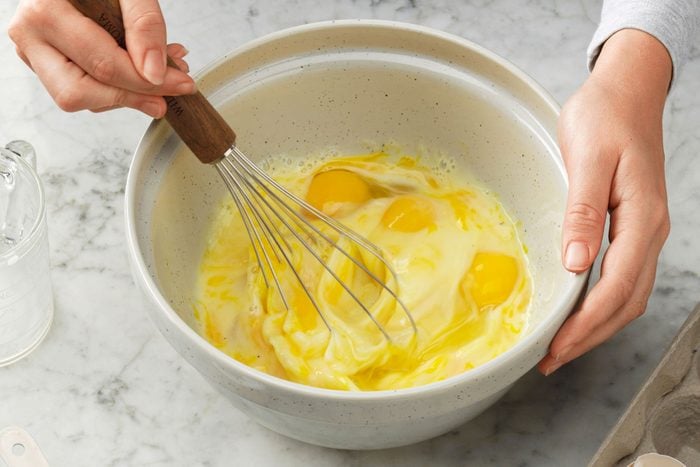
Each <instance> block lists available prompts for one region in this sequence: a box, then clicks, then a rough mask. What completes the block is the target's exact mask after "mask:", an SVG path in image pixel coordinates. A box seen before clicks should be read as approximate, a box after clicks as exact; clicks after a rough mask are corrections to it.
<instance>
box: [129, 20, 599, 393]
mask: <svg viewBox="0 0 700 467" xmlns="http://www.w3.org/2000/svg"><path fill="white" fill-rule="evenodd" d="M338 27H342V28H353V27H358V28H368V27H372V28H385V29H403V30H408V31H411V32H416V33H420V34H423V35H425V36H429V37H433V38H436V39H439V40H442V41H448V42H452V43H453V44H455V45H458V46H461V47H464V48H466V49H471V51H473V52H476V53H477V54H480V55H482V56H484V57H486V58H488V59H489V60H491V61H493V62H495V63H497V64H498V65H500V66H501V67H503V69H505V70H506V71H508V72H509V73H511V74H512V75H514V77H515V78H517V79H519V80H521V81H522V82H523V83H525V84H526V85H528V86H529V87H530V88H531V89H532V90H533V91H534V92H535V93H536V94H537V95H538V97H540V98H541V99H542V101H543V102H544V103H546V104H548V105H549V107H550V108H551V110H552V111H554V112H555V114H556V115H557V116H558V115H559V110H560V107H559V105H558V104H557V102H556V101H555V100H554V99H553V98H552V97H551V95H550V94H549V93H548V92H547V91H546V90H545V89H544V88H542V87H541V86H540V85H539V84H538V83H537V82H536V81H535V80H533V79H532V78H531V77H530V76H529V75H527V74H526V73H524V72H523V71H522V70H520V69H519V68H518V67H516V66H515V65H514V64H512V63H511V62H509V61H508V60H506V59H504V58H502V57H500V56H498V55H496V54H495V53H493V52H491V51H489V50H487V49H486V48H484V47H482V46H479V45H477V44H475V43H473V42H471V41H469V40H467V39H464V38H462V37H459V36H456V35H453V34H449V33H445V32H442V31H439V30H435V29H432V28H429V27H425V26H419V25H415V24H411V23H403V22H398V21H385V20H364V19H356V20H333V21H322V22H316V23H309V24H305V25H301V26H295V27H291V28H287V29H283V30H280V31H277V32H273V33H271V34H267V35H265V36H262V37H260V38H257V39H254V40H252V41H249V42H247V43H245V44H243V45H241V46H239V47H237V48H235V49H234V50H232V51H231V52H230V53H228V54H226V55H224V56H222V57H221V58H219V59H217V60H215V61H213V62H210V63H209V64H208V65H207V66H205V67H204V68H203V69H201V70H200V71H199V72H197V73H196V74H195V78H196V79H202V78H204V77H205V76H206V75H207V74H208V73H209V72H210V71H211V70H213V69H215V68H217V67H219V66H221V65H222V64H224V63H225V62H226V61H227V60H229V59H230V57H231V56H235V55H240V54H242V53H245V52H249V51H251V50H252V49H255V48H256V47H259V46H261V45H263V44H265V43H267V42H272V41H275V40H279V39H282V38H285V37H289V36H294V35H298V34H304V33H307V32H310V31H319V30H321V31H322V30H324V29H329V28H338ZM162 124H165V123H162V122H158V121H153V122H152V123H151V125H150V126H149V128H148V129H147V131H146V132H145V133H144V135H143V136H142V138H141V140H140V141H139V144H138V146H137V149H136V152H135V155H134V158H133V159H132V162H131V166H130V168H129V174H128V176H127V183H126V190H125V201H124V205H125V209H124V214H125V220H126V225H127V229H126V234H127V245H128V250H129V254H130V256H131V259H132V261H133V264H135V266H136V268H137V270H138V279H139V281H140V282H141V285H142V286H145V288H146V290H147V291H148V293H149V295H150V298H151V299H152V300H154V301H155V302H156V304H157V305H158V308H159V309H160V311H161V312H162V313H163V314H164V315H165V317H166V318H167V319H168V321H169V322H170V323H171V324H172V325H173V326H175V327H177V328H178V329H179V330H180V331H182V332H183V334H184V335H185V336H187V338H188V339H189V341H190V342H191V343H192V344H194V345H196V346H198V347H199V348H200V349H202V350H204V351H205V352H206V353H207V355H208V356H210V357H211V358H212V359H213V360H214V361H215V362H216V363H218V364H220V365H221V366H222V367H223V368H224V369H229V370H232V371H235V372H240V373H242V374H243V375H244V376H246V377H248V378H251V379H252V380H255V381H256V382H258V383H261V384H263V385H264V386H272V387H274V388H276V389H278V390H282V391H287V392H289V393H290V394H296V395H303V396H307V397H318V398H327V399H332V400H348V401H349V400H357V401H380V400H387V399H391V400H396V399H401V398H410V397H415V396H421V395H425V394H426V393H432V392H441V391H444V390H448V389H450V388H453V387H455V386H458V385H462V384H464V383H466V382H469V381H471V380H478V379H483V378H485V377H488V376H490V375H492V374H494V373H496V372H497V371H498V370H499V369H500V368H501V367H503V366H505V365H506V364H507V362H508V361H509V360H510V359H512V358H514V357H516V356H517V355H519V354H521V353H525V352H526V351H527V350H528V348H531V347H532V346H534V345H536V344H537V341H538V340H540V339H542V338H543V337H544V336H543V334H544V332H545V331H546V328H547V327H548V326H550V325H551V322H552V321H553V320H557V319H561V318H562V315H563V314H568V313H569V311H570V310H571V309H572V308H573V306H574V304H575V303H576V301H577V300H578V298H579V296H580V294H581V292H582V290H583V288H584V286H585V283H586V280H587V277H588V274H587V273H586V274H577V275H574V274H573V273H572V274H571V276H572V277H571V280H570V281H569V284H568V287H567V288H566V293H564V294H562V296H561V297H560V299H559V300H558V301H557V302H556V303H555V304H554V306H553V307H552V308H553V310H554V311H553V312H552V314H551V315H550V317H549V319H545V320H543V321H542V322H540V323H539V324H538V326H537V327H535V328H534V329H533V330H532V331H531V332H530V333H529V334H528V335H527V336H525V337H524V338H523V339H521V340H519V341H518V342H517V343H516V344H515V345H514V346H513V347H511V348H510V349H508V350H506V351H505V352H503V353H502V354H500V355H498V356H497V357H495V358H493V359H492V360H490V361H488V362H486V363H484V364H483V365H480V366H478V367H476V368H474V369H471V370H469V371H465V372H464V373H461V374H458V375H455V376H452V377H450V378H447V379H444V380H442V381H437V382H434V383H429V384H425V385H422V386H416V387H411V388H404V389H388V390H380V391H357V392H355V391H347V390H338V389H325V388H318V387H314V386H308V385H304V384H301V383H296V382H292V381H288V380H284V379H281V378H278V377H275V376H272V375H268V374H267V373H263V372H262V371H259V370H256V369H254V368H251V367H249V366H247V365H245V364H244V363H241V362H239V361H237V360H235V359H234V358H232V357H230V356H229V355H227V354H225V353H224V352H222V351H220V350H218V349H217V348H215V347H214V346H212V345H211V344H210V343H209V342H207V341H206V339H204V338H203V337H202V336H201V335H199V334H198V333H197V332H196V331H195V330H194V329H192V328H191V327H190V326H188V325H187V323H185V322H184V320H183V319H182V318H181V317H180V316H179V315H178V314H177V313H176V312H175V310H174V309H173V308H172V307H171V306H170V304H169V303H168V301H167V300H166V298H165V297H164V296H163V295H162V294H161V292H160V290H159V289H158V287H157V285H156V284H155V282H154V280H153V278H152V277H151V275H150V274H149V272H148V268H147V267H146V264H145V262H144V258H143V256H142V254H141V252H140V251H139V248H138V245H139V244H138V236H137V233H136V219H135V212H136V210H135V208H132V204H133V203H134V202H135V201H136V200H135V196H134V192H135V190H136V188H137V186H136V183H137V175H136V174H138V173H141V172H142V171H143V170H147V169H148V168H147V167H144V164H143V161H144V158H143V157H139V156H138V154H139V148H140V147H142V146H143V145H144V142H145V141H146V140H147V139H148V138H149V137H150V135H151V134H152V133H156V127H157V126H158V125H162ZM555 162H556V163H557V165H558V166H559V169H560V172H561V174H562V177H563V181H564V183H565V186H568V180H567V177H566V172H565V169H564V166H563V163H562V161H561V159H560V158H559V159H557V160H556V161H555ZM543 356H544V354H543V355H541V356H540V358H541V357H543ZM529 370H530V369H528V370H526V371H529Z"/></svg>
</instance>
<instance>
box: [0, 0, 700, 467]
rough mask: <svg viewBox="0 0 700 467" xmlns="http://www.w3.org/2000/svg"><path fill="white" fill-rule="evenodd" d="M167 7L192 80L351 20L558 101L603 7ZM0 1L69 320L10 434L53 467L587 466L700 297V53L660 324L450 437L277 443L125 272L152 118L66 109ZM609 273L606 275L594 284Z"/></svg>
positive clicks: (632, 333) (312, 0) (8, 104)
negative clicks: (204, 369) (489, 55)
mask: <svg viewBox="0 0 700 467" xmlns="http://www.w3.org/2000/svg"><path fill="white" fill-rule="evenodd" d="M515 3H516V2H511V1H507V0H490V1H486V0H471V1H464V2H454V1H450V0H432V1H430V2H427V1H421V0H418V1H408V0H371V1H370V0H356V1H347V0H346V1H343V0H333V1H331V0H285V1H272V0H235V1H224V0H203V1H198V2H178V1H175V0H164V1H163V2H162V6H163V10H164V13H165V15H166V19H167V22H168V25H169V38H170V40H171V41H178V42H182V43H184V44H186V45H187V47H188V48H189V50H190V57H189V63H190V65H191V68H192V70H194V71H196V70H198V69H199V68H201V67H202V66H204V65H205V64H206V63H208V62H209V61H211V60H213V59H215V58H217V57H219V56H221V55H223V54H224V53H226V52H228V51H230V50H231V49H233V48H234V47H236V46H238V45H240V44H243V43H244V42H246V41H248V40H250V39H253V38H255V37H259V36H261V35H263V34H266V33H269V32H272V31H276V30H279V29H281V28H285V27H289V26H294V25H298V24H303V23H307V22H313V21H319V20H326V19H334V18H336V19H338V18H380V19H391V20H399V21H407V22H412V23H418V24H421V25H425V26H430V27H434V28H438V29H441V30H444V31H447V32H450V33H454V34H457V35H460V36H463V37H466V38H468V39H470V40H473V41H475V42H477V43H479V44H481V45H483V46H485V47H487V48H489V49H491V50H493V51H495V52H496V53H498V54H500V55H502V56H504V57H506V58H507V59H509V60H511V61H512V62H514V63H515V64H516V65H518V66H519V67H521V68H522V69H523V70H524V71H525V72H527V73H529V74H530V75H531V76H533V77H534V78H535V79H536V80H537V81H539V82H540V83H541V84H542V85H543V86H544V87H545V88H547V89H548V90H549V91H550V92H551V93H552V94H553V95H554V97H555V98H556V99H557V100H558V101H559V102H564V101H565V99H566V98H567V97H568V96H569V95H570V94H571V93H572V92H573V91H574V90H575V89H576V87H577V86H578V85H579V84H580V83H581V82H582V81H583V80H584V79H585V77H586V74H587V71H586V69H585V48H586V46H587V43H588V41H589V39H590V37H591V35H592V33H593V31H594V29H595V25H596V22H597V19H598V16H599V11H600V1H596V0H583V1H561V0H532V1H529V2H522V3H521V2H518V3H519V5H518V6H515ZM16 5H17V0H10V1H4V2H2V3H1V4H0V29H2V31H3V34H2V37H0V63H3V66H2V67H1V68H0V142H1V143H3V144H4V143H5V142H7V141H9V140H11V139H25V140H27V141H29V142H31V143H32V144H33V145H34V146H35V148H36V150H37V153H38V158H39V172H40V174H41V177H42V179H43V181H44V184H45V187H46V191H47V194H48V203H49V204H48V217H49V230H50V243H51V260H52V279H53V286H54V295H55V306H56V316H55V321H54V324H53V327H52V329H51V331H50V333H49V335H48V337H47V339H46V340H45V341H44V342H43V344H42V345H41V346H40V347H39V348H38V349H37V350H36V351H35V352H34V353H32V354H31V355H30V356H29V357H27V358H25V359H24V360H22V361H20V362H18V363H16V364H14V365H11V366H9V367H6V368H0V429H1V428H2V427H5V426H8V425H18V426H21V427H24V428H25V429H27V430H28V431H29V432H30V433H31V434H32V435H33V436H34V437H35V439H36V440H37V442H38V443H39V445H40V446H41V447H42V449H43V451H44V453H45V455H46V456H47V458H48V460H49V462H50V463H51V465H53V466H137V465H159V466H160V465H162V466H171V465H172V466H220V465H222V466H223V465H256V466H263V465H288V466H308V465H342V466H354V465H358V466H359V465H363V466H364V465H397V466H398V465H401V466H404V465H415V466H421V465H440V466H458V465H459V466H462V465H497V466H505V465H514V466H515V465H519V466H548V465H551V466H561V465H567V466H568V465H585V464H586V463H587V461H588V460H589V459H590V458H591V457H592V455H593V454H594V453H595V451H596V449H597V448H598V446H599V445H600V443H601V441H602V440H603V438H604V437H605V435H606V433H607V432H608V431H609V430H610V428H611V427H612V426H613V424H614V423H615V421H616V420H617V418H618V417H619V416H620V415H621V413H622V412H623V410H624V408H625V407H626V405H627V403H628V402H629V401H630V400H631V398H632V397H633V396H634V394H635V392H636V391H637V389H638V387H639V386H640V385H641V383H642V382H643V381H644V380H645V379H646V377H647V376H648V374H649V373H650V371H651V370H652V369H653V367H654V366H655V365H656V363H657V362H658V360H659V359H660V357H661V354H662V353H663V351H664V349H665V347H666V346H667V345H668V344H669V343H670V341H671V340H672V338H673V336H674V334H675V333H676V331H677V330H678V328H679V327H680V326H681V324H682V323H683V321H684V320H685V318H686V316H687V315H688V313H689V312H690V310H691V309H692V308H693V306H694V305H695V303H696V302H697V301H698V299H699V298H700V287H699V285H700V283H699V280H698V274H699V273H700V239H699V238H698V234H697V232H698V231H699V229H700V215H698V214H697V212H698V210H697V206H700V158H699V157H698V153H700V129H699V128H698V122H700V92H698V90H700V54H699V53H698V51H697V50H696V51H695V54H694V55H693V57H692V58H691V61H690V62H689V63H688V65H687V66H686V68H685V70H684V73H683V74H682V75H681V76H680V77H679V79H678V81H677V82H676V86H675V89H674V90H673V92H672V94H671V97H670V101H669V103H668V105H667V112H666V119H665V126H666V133H665V135H666V139H665V147H666V154H667V163H666V170H667V177H668V181H669V200H670V207H671V219H672V223H673V228H672V233H671V236H670V238H669V240H668V242H667V244H666V246H665V248H664V250H663V253H662V256H661V260H660V263H659V268H658V274H657V281H656V286H655V289H654V292H653V295H652V296H651V300H650V302H649V307H648V310H647V313H646V314H645V315H644V316H643V317H641V318H640V319H638V320H637V321H635V322H634V323H633V324H631V325H630V326H628V327H627V328H626V329H625V330H624V331H623V332H622V333H620V334H619V335H617V336H616V337H615V338H614V339H612V340H611V341H609V342H607V343H606V344H604V345H602V346H601V347H599V348H598V349H596V350H595V351H593V352H590V353H589V354H588V355H586V356H585V357H583V358H580V359H579V360H577V361H576V362H574V363H573V364H571V365H569V366H567V367H565V368H564V369H562V370H561V371H559V372H557V373H556V374H555V375H554V376H552V377H549V378H544V377H542V376H541V375H539V374H538V373H536V372H534V371H532V372H530V373H528V374H527V375H526V376H525V377H524V378H522V379H521V380H520V381H519V382H518V383H516V385H515V386H514V388H513V389H512V390H511V391H510V392H509V393H508V394H507V395H506V396H505V398H503V399H502V400H501V401H500V402H499V403H497V404H496V405H495V406H493V407H492V408H491V409H489V410H488V411H486V412H485V413H484V414H482V415H481V416H479V417H478V418H477V419H475V420H473V421H472V422H470V423H468V424H466V425H464V426H462V427H461V428H459V429H458V430H455V431H453V432H451V433H448V434H446V435H444V436H442V437H439V438H436V439H433V440H430V441H426V442H423V443H420V444H417V445H413V446H409V447H404V448H400V449H391V450H385V451H371V452H349V451H337V450H332V449H325V448H320V447H315V446H309V445H306V444H303V443H299V442H296V441H293V440H290V439H286V438H284V437H282V436H280V435H277V434H276V433H273V432H270V431H268V430H267V429H265V428H262V427H261V426H258V425H257V424H256V423H254V422H252V421H251V420H250V419H248V418H247V417H246V416H244V415H243V414H241V413H240V412H238V411H237V410H236V409H234V408H233V407H232V406H231V405H230V404H229V403H228V402H227V401H226V400H225V399H224V398H223V397H222V396H220V395H219V394H218V393H216V392H215V391H214V390H213V389H212V388H211V387H210V386H209V385H208V384H207V383H206V382H205V381H204V380H203V379H202V377H201V376H200V375H199V374H198V373H197V372H196V371H195V370H194V369H193V368H192V367H190V366H189V365H188V364H187V363H186V362H185V361H184V360H183V359H182V358H181V357H180V356H179V355H178V354H177V353H176V352H175V351H174V350H173V348H172V347H171V346H170V345H169V344H168V343H167V342H166V341H165V339H164V338H163V337H162V336H161V335H160V334H159V333H158V332H157V331H156V330H155V327H154V326H153V325H152V324H151V323H150V322H149V321H148V320H147V318H146V314H145V311H144V307H145V306H146V305H145V304H144V303H143V302H142V301H141V298H140V294H139V292H138V290H137V288H136V286H135V285H134V283H133V281H132V279H131V276H130V273H129V267H128V264H127V258H126V254H125V253H126V248H125V242H124V238H125V236H124V225H123V215H122V210H123V198H124V184H125V179H126V174H127V168H128V165H129V161H130V157H131V153H132V151H133V149H134V148H135V146H136V144H137V142H138V140H139V138H140V136H141V134H142V133H143V132H144V130H145V128H146V126H147V124H148V123H149V120H148V119H147V118H146V117H145V116H143V115H140V114H137V113H136V112H133V111H128V110H120V111H114V112H110V113H106V114H92V113H89V112H82V113H77V114H66V113H63V112H61V111H60V110H58V109H57V108H56V107H55V105H54V104H53V103H52V101H51V100H50V98H49V97H48V95H47V94H46V92H45V91H44V90H43V88H42V87H41V86H40V84H39V82H38V80H37V79H36V78H35V77H34V75H33V74H32V73H31V72H30V70H29V69H27V68H26V67H25V66H24V64H23V63H22V62H21V61H20V60H19V59H18V58H17V57H16V56H15V53H14V46H13V44H12V43H11V42H10V41H9V39H7V37H6V35H5V33H4V31H5V30H6V28H7V24H8V21H9V18H10V17H11V15H12V13H13V12H14V9H15V7H16ZM594 278H595V276H594Z"/></svg>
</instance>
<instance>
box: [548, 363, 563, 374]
mask: <svg viewBox="0 0 700 467" xmlns="http://www.w3.org/2000/svg"><path fill="white" fill-rule="evenodd" d="M563 364H564V362H554V363H552V364H551V365H550V366H549V368H547V369H546V370H545V372H544V375H545V376H549V375H551V374H552V373H554V372H555V371H557V370H558V369H559V368H561V366H562V365H563Z"/></svg>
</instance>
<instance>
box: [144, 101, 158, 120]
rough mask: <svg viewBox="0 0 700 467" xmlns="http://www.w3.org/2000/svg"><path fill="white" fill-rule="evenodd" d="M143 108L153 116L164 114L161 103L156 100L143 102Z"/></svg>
mask: <svg viewBox="0 0 700 467" xmlns="http://www.w3.org/2000/svg"><path fill="white" fill-rule="evenodd" d="M141 110H142V111H143V112H144V113H145V114H147V115H150V116H151V117H153V118H161V117H162V116H163V110H162V107H161V106H160V104H157V103H155V102H146V103H144V104H143V106H142V107H141Z"/></svg>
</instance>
